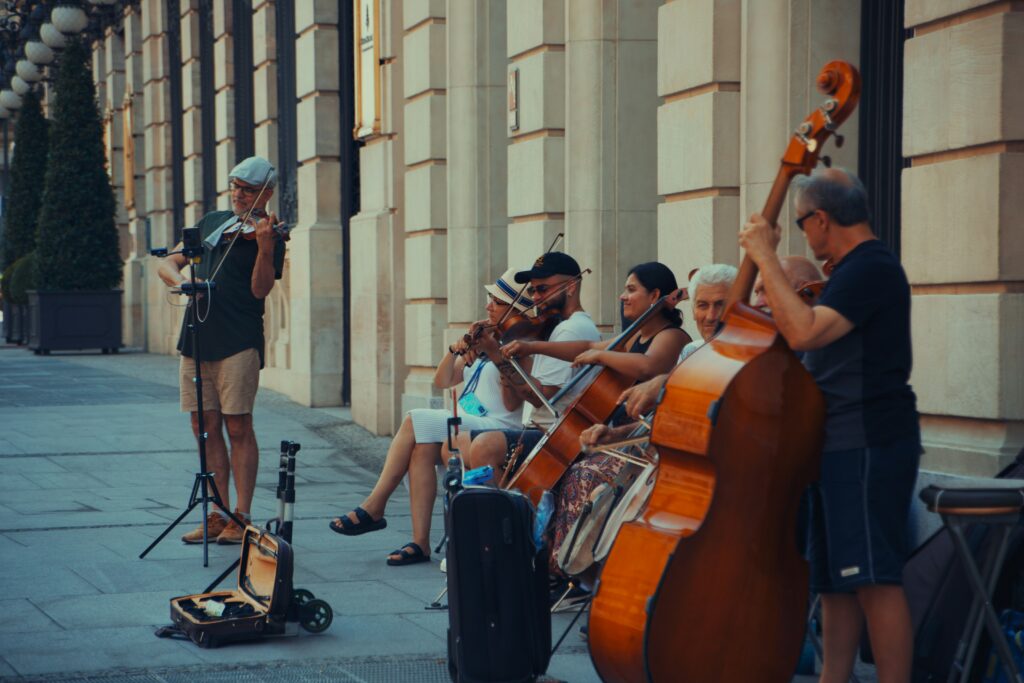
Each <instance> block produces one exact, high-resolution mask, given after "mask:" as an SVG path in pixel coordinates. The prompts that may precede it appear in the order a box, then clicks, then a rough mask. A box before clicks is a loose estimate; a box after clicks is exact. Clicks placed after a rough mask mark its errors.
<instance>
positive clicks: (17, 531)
mask: <svg viewBox="0 0 1024 683" xmlns="http://www.w3.org/2000/svg"><path fill="white" fill-rule="evenodd" d="M177 397H178V390H177V360H176V359H175V358H171V357H168V356H158V355H149V354H142V353H122V354H118V355H113V356H102V355H95V354H54V355H52V356H48V357H40V356H33V355H32V354H31V353H30V352H28V351H26V350H25V349H24V348H13V347H9V346H7V347H4V346H0V559H2V564H0V566H2V567H3V569H2V572H0V596H2V597H0V614H3V615H4V616H5V618H4V619H3V620H0V682H2V681H7V680H47V681H57V680H76V681H98V680H103V681H105V682H107V683H113V682H115V681H120V682H125V683H144V682H146V683H148V682H151V681H154V682H155V681H162V682H166V681H190V682H192V681H225V682H226V681H234V680H238V679H239V678H245V680H261V681H268V682H270V681H273V682H276V681H282V682H283V681H300V680H310V679H314V678H315V679H316V680H325V681H334V680H337V681H366V682H372V681H447V680H448V674H447V667H446V659H445V656H446V646H445V632H446V628H447V623H448V617H447V612H444V611H427V610H425V609H424V607H425V606H426V605H427V604H428V603H429V602H430V601H432V600H433V599H434V598H435V597H436V596H437V594H438V593H439V592H440V591H441V589H442V588H443V586H444V579H443V575H442V574H441V573H440V572H439V571H438V565H437V562H436V561H435V562H431V563H429V564H427V563H424V564H420V565H412V566H408V567H388V566H386V565H385V563H384V560H385V556H386V555H387V553H388V551H390V550H392V549H394V548H397V547H399V546H401V545H402V544H404V543H405V542H407V541H408V540H409V536H410V532H411V530H410V520H409V513H408V497H407V495H406V492H405V490H404V489H402V488H400V489H399V491H398V492H397V494H396V496H395V498H394V500H393V501H392V504H391V506H390V507H389V509H388V513H387V518H388V528H387V529H385V530H382V531H379V532H375V533H371V534H366V535H363V536H359V537H354V538H349V537H341V536H338V535H337V534H334V533H332V532H331V531H330V530H329V529H328V527H327V521H328V519H329V518H331V517H332V516H336V515H337V514H339V513H340V512H342V511H346V510H349V509H351V508H352V507H354V506H355V505H357V504H358V503H359V502H360V501H361V500H362V497H363V495H364V494H365V493H366V492H367V491H368V490H369V488H370V487H371V486H372V484H373V482H374V481H375V479H376V473H377V471H378V470H379V465H380V462H381V461H382V458H383V456H384V453H385V452H386V449H387V445H388V443H389V440H388V439H385V438H380V437H375V436H372V435H370V434H369V433H368V432H366V431H365V430H363V429H362V428H360V427H358V426H357V425H355V424H353V423H352V421H351V419H350V417H349V415H348V412H347V411H345V410H342V409H319V410H318V409H310V408H305V407H303V406H299V405H297V404H295V403H293V402H291V401H290V400H288V399H287V398H285V397H283V396H281V395H279V394H276V393H274V392H271V391H267V390H263V391H261V392H260V397H259V400H258V401H257V407H256V411H255V423H256V432H257V437H258V439H259V443H260V446H261V448H260V451H261V456H262V457H261V462H260V473H259V477H258V480H257V492H256V500H255V504H254V510H253V512H254V516H255V518H256V520H257V522H258V523H260V524H262V523H263V521H265V520H266V519H268V518H270V517H272V516H273V515H274V514H276V500H275V496H274V492H275V490H276V486H277V461H278V458H277V454H278V449H279V445H280V441H281V440H282V439H288V440H292V441H297V442H299V443H301V444H302V450H301V451H300V452H299V455H298V466H297V476H296V496H297V502H296V506H295V518H296V523H295V529H294V544H293V545H294V547H295V555H296V561H295V586H296V587H300V588H306V589H309V590H311V591H313V593H315V594H316V596H317V597H319V598H323V599H325V600H327V601H328V602H329V603H330V604H331V606H332V607H333V609H334V615H335V616H334V623H333V624H332V625H331V627H330V628H329V629H328V630H327V631H326V632H324V633H322V634H318V635H312V634H308V633H305V632H300V633H299V635H298V636H297V637H290V638H281V639H275V640H272V641H263V642H260V643H251V644H236V645H231V646H226V647H222V648H219V649H214V650H203V649H200V648H198V647H196V646H195V645H193V644H191V643H188V642H181V641H174V640H161V639H157V638H156V637H154V635H153V630H154V628H155V627H157V626H161V625H165V624H167V623H168V622H169V615H168V610H169V607H168V601H169V599H170V598H171V597H173V596H176V595H183V594H187V593H191V592H197V591H200V590H202V589H203V588H204V587H205V586H206V585H207V584H208V583H210V582H211V581H212V580H213V579H214V578H215V577H216V576H217V575H218V574H219V573H220V572H221V571H223V570H224V569H225V568H226V567H227V566H228V565H229V564H230V563H231V562H232V561H233V560H234V559H236V558H237V557H238V547H237V546H217V545H212V546H210V566H209V567H207V568H204V567H203V566H202V560H201V557H202V551H201V547H198V546H184V545H183V544H181V543H180V541H179V540H178V539H179V537H180V535H181V534H182V533H184V532H185V531H187V530H189V529H191V528H192V527H193V526H194V525H195V524H196V523H197V522H198V520H199V518H200V517H199V513H198V510H197V511H195V512H193V514H192V515H191V516H190V517H189V518H188V519H187V521H186V522H183V523H182V524H181V525H179V527H178V528H176V529H175V530H174V531H173V532H172V533H171V534H170V535H169V536H168V537H167V538H166V539H164V541H163V542H161V543H160V544H159V545H158V546H157V547H156V548H155V549H154V550H153V551H152V552H151V553H150V554H149V555H148V556H147V557H146V559H144V560H140V559H138V555H139V553H140V552H141V551H142V550H143V549H144V548H145V547H146V546H147V545H148V544H149V543H150V541H152V539H154V538H155V537H156V536H157V535H158V534H159V533H160V532H161V531H162V530H163V529H164V528H165V527H166V526H167V524H168V523H170V521H171V520H173V519H174V518H175V517H176V516H177V515H178V514H180V512H181V510H182V509H183V508H184V506H185V504H186V502H187V500H188V495H189V491H190V488H191V485H192V481H193V478H194V474H195V472H196V470H197V468H198V456H197V453H196V446H195V442H194V440H193V439H192V437H191V434H190V430H189V426H188V419H187V417H186V416H185V415H184V414H182V413H180V412H179V411H178V404H177V400H178V399H177ZM437 509H440V505H438V506H437ZM440 536H441V518H440V515H439V514H438V515H437V516H435V519H434V533H433V537H434V542H435V543H436V542H437V541H439V540H440ZM233 580H234V577H233V576H232V577H230V578H229V579H228V582H231V581H233ZM226 583H227V582H226ZM569 620H570V615H564V614H559V615H555V617H554V624H553V631H554V633H555V636H556V637H557V636H558V635H559V634H560V633H561V632H562V630H563V629H564V628H565V627H566V626H567V625H568V622H569ZM737 627H738V628H740V629H741V627H742V625H741V624H737ZM737 637H756V634H742V632H741V631H740V632H738V636H737ZM548 673H549V675H550V676H551V677H552V678H554V679H558V680H565V681H573V682H587V681H597V680H598V677H597V674H596V672H595V671H594V669H593V666H592V665H591V663H590V659H589V656H588V655H587V653H586V646H585V643H583V641H582V640H580V638H579V636H578V628H573V629H572V632H571V633H570V634H569V635H568V637H567V638H566V641H565V643H564V644H563V645H562V647H561V649H560V651H559V654H557V655H556V656H555V657H554V659H553V660H552V663H551V666H550V667H549V671H548ZM812 680H814V678H813V677H797V678H796V679H794V683H796V682H798V681H799V682H800V683H809V682H810V681H812ZM860 680H861V681H871V680H874V678H873V676H871V675H870V674H868V675H866V676H865V675H863V674H862V675H861V678H860Z"/></svg>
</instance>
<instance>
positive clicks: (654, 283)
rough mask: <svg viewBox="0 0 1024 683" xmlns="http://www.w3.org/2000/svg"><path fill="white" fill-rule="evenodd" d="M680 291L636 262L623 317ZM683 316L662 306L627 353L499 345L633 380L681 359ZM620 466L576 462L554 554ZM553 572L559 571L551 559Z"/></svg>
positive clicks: (609, 461) (566, 483) (603, 459)
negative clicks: (593, 366) (595, 491)
mask: <svg viewBox="0 0 1024 683" xmlns="http://www.w3.org/2000/svg"><path fill="white" fill-rule="evenodd" d="M677 289H678V285H677V283H676V278H675V275H673V273H672V271H671V270H670V269H669V268H668V267H667V266H665V265H664V264H662V263H658V262H656V261H652V262H650V263H642V264H640V265H638V266H635V267H634V268H632V269H631V270H630V271H629V274H628V276H627V278H626V283H625V286H624V288H623V292H622V294H621V295H620V297H619V299H620V301H622V311H623V315H624V316H625V317H626V318H627V319H629V320H634V319H637V318H639V317H640V316H641V314H643V313H644V312H645V311H646V310H647V309H648V308H650V307H651V305H653V304H654V303H655V302H656V301H658V300H659V299H660V298H661V296H662V294H668V293H670V292H675V291H676V290H677ZM681 325H682V314H681V313H680V312H679V311H677V310H675V308H670V307H666V308H663V309H662V310H661V312H660V313H659V314H656V315H653V316H651V318H650V319H649V320H648V321H647V322H646V323H644V324H643V325H642V326H640V328H639V330H637V332H636V333H635V334H634V335H633V336H632V338H631V339H628V340H626V344H625V348H627V349H628V351H609V350H608V348H607V347H608V346H609V345H610V343H611V340H608V341H601V342H585V341H576V342H513V343H511V344H508V345H506V346H505V347H504V348H503V349H502V353H503V354H505V355H518V354H527V353H539V354H544V355H548V356H553V357H555V358H561V359H563V360H571V361H572V362H573V365H575V366H583V365H591V364H596V365H604V366H606V367H609V368H612V369H613V370H616V371H618V372H620V373H622V374H623V375H626V376H628V377H629V378H632V379H634V380H637V381H641V380H645V379H648V378H650V377H653V376H656V375H659V374H661V373H664V372H667V371H668V370H670V369H671V368H672V367H673V366H674V365H675V363H676V359H677V358H678V357H679V352H680V350H681V349H682V348H683V346H684V345H685V344H686V343H688V342H689V341H690V336H689V335H688V334H687V333H686V332H685V331H684V330H683V329H682V327H681ZM622 419H624V413H623V412H622V411H621V410H619V411H617V412H616V414H615V415H613V417H612V420H611V421H612V423H613V424H614V423H617V422H618V421H621V420H622ZM621 468H622V461H620V460H618V459H616V458H614V457H610V456H606V455H603V454H594V455H588V456H584V457H583V458H581V459H580V460H578V461H577V462H576V463H575V464H574V465H573V466H572V467H570V468H569V470H568V471H567V472H566V474H565V476H564V477H562V479H561V482H560V484H559V493H558V496H557V498H556V506H555V514H554V521H553V528H552V544H551V545H552V553H551V557H552V558H555V557H556V556H557V552H558V548H559V547H560V546H561V544H562V543H563V542H564V540H565V538H566V534H567V532H568V530H569V528H570V527H571V526H572V524H573V522H574V521H575V519H576V518H577V517H579V515H580V512H581V510H582V508H583V505H584V504H585V502H586V501H587V499H588V497H589V495H590V491H591V490H592V489H593V488H594V487H595V486H597V485H598V484H600V483H601V482H603V481H608V480H610V479H612V478H614V476H615V475H616V474H617V473H618V472H619V470H620V469H621ZM551 568H552V572H553V573H556V574H558V573H560V571H559V569H558V567H557V566H556V564H555V560H554V559H552V564H551Z"/></svg>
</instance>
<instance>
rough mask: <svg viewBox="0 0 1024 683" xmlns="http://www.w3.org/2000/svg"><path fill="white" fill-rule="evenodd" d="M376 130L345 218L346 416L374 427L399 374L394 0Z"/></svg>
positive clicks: (384, 34) (400, 163)
mask: <svg viewBox="0 0 1024 683" xmlns="http://www.w3.org/2000/svg"><path fill="white" fill-rule="evenodd" d="M380 8H381V16H380V36H381V48H380V57H381V65H380V69H379V71H378V74H379V76H378V78H380V90H381V105H382V111H381V132H380V134H378V135H374V136H372V137H370V138H368V139H366V140H365V145H364V146H363V148H362V149H361V150H360V152H359V183H360V188H359V192H360V202H361V205H360V210H359V213H358V214H356V215H355V216H353V217H352V220H351V222H350V226H351V227H350V238H351V246H350V249H351V253H352V254H353V258H352V259H351V268H352V270H351V278H350V279H351V286H352V303H353V305H352V311H351V320H352V333H351V338H352V353H351V362H352V417H353V419H354V420H355V421H356V422H357V423H359V424H360V425H362V426H363V427H365V428H366V429H368V430H370V431H371V432H374V433H376V434H390V433H393V432H394V430H395V429H396V427H397V425H398V423H399V421H400V419H401V412H400V396H399V393H400V389H399V387H400V386H401V383H402V382H403V381H404V379H405V375H406V367H405V324H404V307H405V297H404V292H405V244H404V242H405V240H404V237H403V234H402V232H403V225H404V222H405V211H404V205H405V174H404V173H402V172H401V170H402V169H404V168H405V161H404V158H403V157H404V155H403V148H402V145H403V142H404V140H403V139H402V135H403V134H404V129H403V123H404V114H405V104H404V89H403V87H402V79H403V75H402V71H403V64H402V59H403V55H402V54H401V45H402V8H403V3H402V2H401V0H383V1H382V2H381V3H380Z"/></svg>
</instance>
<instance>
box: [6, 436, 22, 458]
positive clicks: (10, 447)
mask: <svg viewBox="0 0 1024 683" xmlns="http://www.w3.org/2000/svg"><path fill="white" fill-rule="evenodd" d="M24 452H25V449H23V448H20V447H19V446H16V445H15V444H14V442H13V441H10V440H9V439H2V438H0V457H3V456H5V455H11V454H14V453H18V454H20V453H24Z"/></svg>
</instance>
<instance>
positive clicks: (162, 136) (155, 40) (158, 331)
mask: <svg viewBox="0 0 1024 683" xmlns="http://www.w3.org/2000/svg"><path fill="white" fill-rule="evenodd" d="M141 8H142V20H141V24H142V27H141V30H142V104H143V125H144V127H145V133H144V149H143V152H144V157H145V161H144V164H145V178H146V180H145V206H146V211H147V218H148V219H149V234H150V246H152V247H159V246H164V245H167V246H172V247H173V246H174V225H173V219H174V212H173V208H172V205H171V201H172V200H171V159H170V150H171V124H170V117H171V111H170V84H169V80H168V73H169V69H170V68H172V67H173V68H180V65H170V64H168V63H167V55H168V52H167V42H168V39H167V34H166V10H165V8H164V2H163V0H142V3H141ZM179 114H180V113H179V112H174V115H176V116H177V115H179ZM158 266H159V261H158V260H157V259H155V258H153V257H149V258H147V259H146V287H147V292H146V301H147V306H146V310H147V316H146V338H147V346H148V349H149V350H150V351H152V352H156V353H172V352H173V351H174V349H175V346H176V344H177V340H178V332H179V330H180V325H181V315H182V311H183V310H184V309H183V308H177V307H175V306H172V305H170V304H169V303H167V287H166V286H165V285H164V283H163V282H162V281H161V280H160V278H158V277H157V275H156V269H157V267H158Z"/></svg>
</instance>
